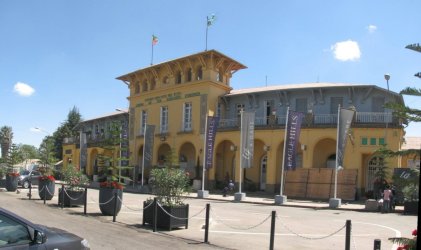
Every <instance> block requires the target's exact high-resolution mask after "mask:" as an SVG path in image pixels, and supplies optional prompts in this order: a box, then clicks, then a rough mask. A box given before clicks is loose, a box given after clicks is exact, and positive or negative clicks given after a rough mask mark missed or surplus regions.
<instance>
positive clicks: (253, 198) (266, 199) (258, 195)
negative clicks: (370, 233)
mask: <svg viewBox="0 0 421 250" xmlns="http://www.w3.org/2000/svg"><path fill="white" fill-rule="evenodd" d="M124 190H125V192H129V193H145V192H142V190H141V188H140V187H133V186H126V187H125V188H124ZM186 197H190V198H198V195H197V193H193V192H190V193H188V194H187V195H186ZM198 199H200V198H198ZM203 199H207V200H219V201H231V202H239V201H234V194H233V193H232V194H231V195H227V196H226V197H224V196H223V195H222V194H221V193H212V192H209V196H208V197H207V198H203ZM240 202H245V203H254V204H263V205H275V195H272V196H271V195H270V194H267V193H265V192H251V193H246V197H245V198H244V200H242V201H240ZM278 206H289V207H303V208H314V209H338V210H352V211H361V212H377V211H368V210H366V209H365V201H344V200H342V204H341V206H340V207H338V208H330V207H329V200H300V199H289V198H287V202H286V203H285V204H282V205H278ZM394 212H395V213H402V212H403V206H396V207H395V211H394Z"/></svg>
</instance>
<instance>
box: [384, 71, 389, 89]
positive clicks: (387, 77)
mask: <svg viewBox="0 0 421 250" xmlns="http://www.w3.org/2000/svg"><path fill="white" fill-rule="evenodd" d="M384 79H385V80H386V83H387V91H389V80H390V75H389V74H385V75H384Z"/></svg>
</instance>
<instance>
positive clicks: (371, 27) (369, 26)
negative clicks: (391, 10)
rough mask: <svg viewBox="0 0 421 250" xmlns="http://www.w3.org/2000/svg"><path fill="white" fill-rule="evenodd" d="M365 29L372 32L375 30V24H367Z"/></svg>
mask: <svg viewBox="0 0 421 250" xmlns="http://www.w3.org/2000/svg"><path fill="white" fill-rule="evenodd" d="M367 30H368V32H369V33H374V31H376V30H377V26H376V25H373V24H370V25H368V26H367Z"/></svg>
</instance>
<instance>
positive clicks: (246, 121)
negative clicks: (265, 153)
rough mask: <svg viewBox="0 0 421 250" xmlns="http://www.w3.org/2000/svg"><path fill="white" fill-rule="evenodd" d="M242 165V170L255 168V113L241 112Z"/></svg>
mask: <svg viewBox="0 0 421 250" xmlns="http://www.w3.org/2000/svg"><path fill="white" fill-rule="evenodd" d="M240 150H241V151H240V153H241V164H242V166H241V167H242V168H251V167H252V166H253V154H254V112H245V111H243V112H241V148H240Z"/></svg>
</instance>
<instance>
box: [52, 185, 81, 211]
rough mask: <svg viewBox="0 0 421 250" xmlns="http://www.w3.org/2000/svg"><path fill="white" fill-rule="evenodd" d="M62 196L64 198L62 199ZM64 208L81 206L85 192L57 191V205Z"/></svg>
mask: <svg viewBox="0 0 421 250" xmlns="http://www.w3.org/2000/svg"><path fill="white" fill-rule="evenodd" d="M63 196H64V197H63ZM63 199H64V200H63ZM62 203H63V206H65V207H73V206H83V205H84V204H85V191H83V190H68V189H66V188H64V190H63V189H61V188H59V189H58V205H59V206H61V204H62Z"/></svg>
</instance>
